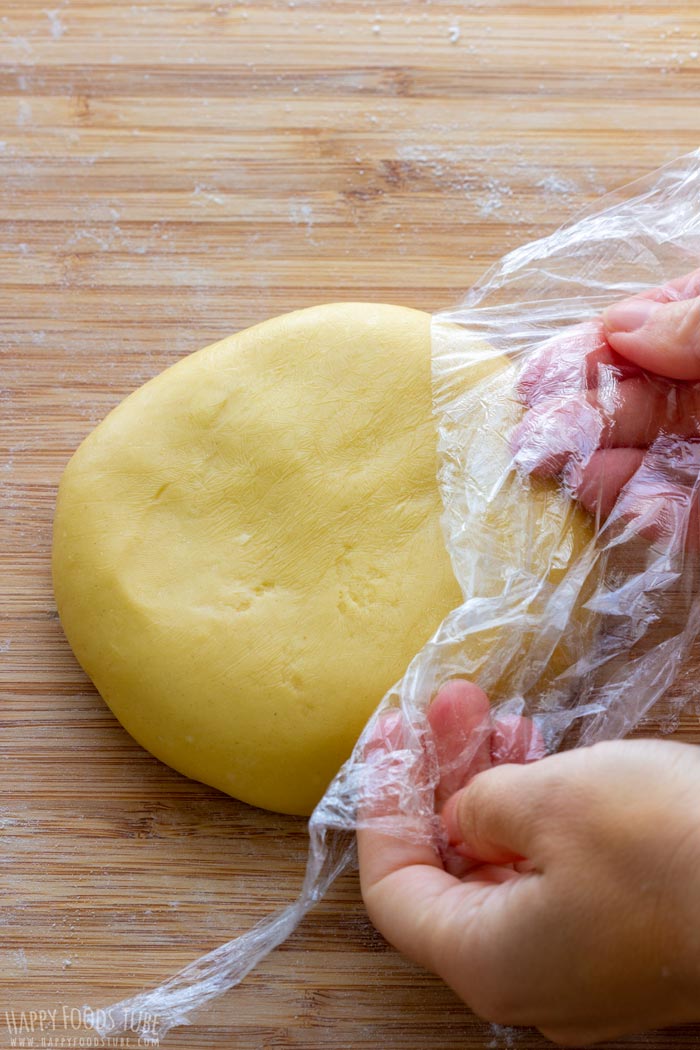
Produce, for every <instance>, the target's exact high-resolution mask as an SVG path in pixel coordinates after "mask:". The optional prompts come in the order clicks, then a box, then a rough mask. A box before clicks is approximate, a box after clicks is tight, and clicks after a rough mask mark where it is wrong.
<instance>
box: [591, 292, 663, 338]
mask: <svg viewBox="0 0 700 1050" xmlns="http://www.w3.org/2000/svg"><path fill="white" fill-rule="evenodd" d="M660 306H663V303H657V302H654V301H653V300H652V299H627V300H626V301H625V302H624V303H616V304H615V306H610V307H609V308H608V309H607V310H606V311H605V313H604V314H603V324H604V325H605V327H606V328H607V330H608V331H609V332H636V331H637V329H638V328H642V327H643V326H644V325H645V324H646V323H647V321H648V320H649V318H650V317H651V316H652V315H653V314H655V313H656V311H657V310H658V309H659V307H660Z"/></svg>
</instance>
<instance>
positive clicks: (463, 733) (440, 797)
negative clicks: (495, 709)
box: [428, 679, 491, 810]
mask: <svg viewBox="0 0 700 1050" xmlns="http://www.w3.org/2000/svg"><path fill="white" fill-rule="evenodd" d="M428 721H429V723H430V727H431V729H432V731H433V737H434V741H435V750H436V754H437V759H438V764H439V766H440V781H439V783H438V786H437V789H436V793H435V803H436V807H437V809H438V810H439V809H440V808H441V806H442V804H443V803H444V802H445V800H446V799H447V798H449V796H450V795H452V794H454V792H455V791H458V790H459V788H461V787H463V786H464V784H465V783H466V782H467V780H468V779H469V777H472V776H475V775H476V774H477V773H480V772H481V771H482V770H484V769H488V767H489V766H490V765H491V709H490V705H489V701H488V697H487V696H486V693H484V692H483V690H481V689H479V687H478V686H476V685H473V684H472V683H471V682H466V681H464V679H455V680H454V681H452V682H448V683H447V684H446V685H444V686H443V687H442V688H441V689H440V691H439V692H438V693H437V695H436V697H435V699H434V700H433V702H432V703H431V705H430V707H429V708H428Z"/></svg>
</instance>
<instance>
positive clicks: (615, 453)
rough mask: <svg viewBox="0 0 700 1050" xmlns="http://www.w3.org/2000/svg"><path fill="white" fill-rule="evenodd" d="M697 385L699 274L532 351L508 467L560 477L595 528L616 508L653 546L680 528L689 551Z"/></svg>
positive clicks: (698, 455)
mask: <svg viewBox="0 0 700 1050" xmlns="http://www.w3.org/2000/svg"><path fill="white" fill-rule="evenodd" d="M699 380H700V270H696V271H695V272H694V273H692V274H688V275H686V276H685V277H681V278H678V279H677V280H675V281H671V282H670V283H669V284H667V285H664V286H663V287H660V288H654V289H652V290H650V291H649V292H647V293H645V294H644V295H640V296H635V297H633V298H631V299H627V300H625V301H624V302H622V303H619V304H616V305H615V306H612V307H610V308H609V309H608V310H607V311H606V312H605V313H604V314H603V316H602V318H600V319H599V320H597V321H592V322H588V323H586V324H583V325H579V326H577V327H575V328H573V329H571V330H569V331H565V332H563V333H562V334H561V335H559V336H556V337H555V338H553V339H551V340H549V341H548V342H547V343H545V344H544V345H543V346H542V348H541V349H540V350H539V351H538V352H537V353H536V354H534V355H533V356H532V358H531V359H530V360H529V361H528V363H527V364H526V366H525V368H524V370H523V373H522V375H521V378H520V383H519V393H520V396H521V399H522V401H523V402H524V403H525V404H526V405H527V406H528V411H527V413H526V415H525V417H524V419H523V421H522V423H521V424H520V426H519V427H518V428H517V429H516V431H515V433H514V434H513V437H512V444H513V448H514V453H515V460H516V463H517V464H518V465H519V467H520V468H521V469H522V470H523V471H524V472H526V473H529V474H532V475H535V476H553V475H559V476H560V477H561V478H562V480H563V482H564V484H565V485H566V486H567V487H568V489H569V490H570V491H571V493H572V494H573V495H574V496H575V497H576V498H577V499H578V500H579V501H580V502H581V503H582V504H583V505H584V506H585V507H586V509H587V510H589V511H590V512H592V513H594V514H597V515H599V517H600V519H601V520H603V521H604V520H605V519H606V518H607V517H608V516H609V515H610V514H611V512H612V510H613V508H616V510H617V512H619V513H620V515H621V516H622V517H623V519H625V520H630V519H637V520H638V522H639V523H640V527H639V529H638V530H637V531H639V532H642V533H644V534H646V535H648V536H649V537H650V538H652V539H653V538H656V537H657V536H658V535H659V534H662V535H664V534H665V535H674V530H676V531H677V530H678V528H679V521H682V522H683V525H684V529H687V532H688V534H689V536H690V537H691V543H692V544H693V545H695V546H698V544H699V543H700V540H698V542H695V540H696V539H697V535H698V533H699V526H698V511H697V500H696V499H695V496H694V491H693V490H694V485H695V482H696V480H697V477H698V474H699V473H700V448H699V447H698V438H700V382H698V381H699ZM621 493H622V494H623V500H622V501H621V502H620V504H618V499H619V497H620V494H621ZM616 505H617V506H616ZM684 540H685V537H684Z"/></svg>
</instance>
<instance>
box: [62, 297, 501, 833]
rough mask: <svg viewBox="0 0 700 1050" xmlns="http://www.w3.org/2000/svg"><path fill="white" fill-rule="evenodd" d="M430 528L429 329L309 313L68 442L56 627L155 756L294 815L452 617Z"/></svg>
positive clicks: (265, 329) (437, 540)
mask: <svg viewBox="0 0 700 1050" xmlns="http://www.w3.org/2000/svg"><path fill="white" fill-rule="evenodd" d="M441 509H442V508H441V502H440V497H439V493H438V489H437V482H436V432H435V420H434V417H433V415H432V409H431V378H430V318H429V315H428V314H424V313H420V312H418V311H415V310H409V309H404V308H400V307H394V306H379V305H370V304H364V303H360V304H358V303H344V304H335V305H330V306H321V307H317V308H313V309H309V310H301V311H299V312H297V313H293V314H289V315H287V316H284V317H279V318H276V319H274V320H271V321H267V322H265V323H264V324H261V325H258V326H257V327H255V328H251V329H248V330H247V331H244V332H241V333H239V334H238V335H234V336H231V337H230V338H229V339H224V340H223V341H222V342H220V343H216V344H215V345H213V346H210V347H208V348H207V349H205V350H202V351H200V352H199V353H196V354H193V355H191V356H190V357H187V358H185V359H184V360H183V361H181V362H179V363H178V364H177V365H175V366H174V367H172V368H169V369H168V370H167V371H165V372H164V373H162V374H161V375H159V376H158V377H156V378H155V379H153V380H152V381H151V382H149V383H147V384H146V385H145V386H143V387H141V389H139V390H137V391H136V392H135V393H134V394H132V395H131V396H130V397H129V398H127V399H126V401H124V402H123V403H122V404H121V405H119V407H118V408H116V409H115V410H114V411H113V412H112V413H111V414H110V415H109V416H108V417H107V418H106V419H105V420H104V422H103V423H102V424H101V425H100V426H99V427H97V429H96V430H95V431H94V432H93V433H92V434H91V435H90V436H89V437H88V438H87V440H86V441H84V442H83V444H82V445H81V447H80V448H79V449H78V451H77V452H76V454H75V455H74V456H73V458H72V460H71V462H70V463H69V465H68V467H67V469H66V472H65V474H64V476H63V479H62V481H61V486H60V492H59V499H58V507H57V512H56V522H55V536H54V583H55V591H56V599H57V603H58V609H59V612H60V616H61V620H62V623H63V626H64V628H65V631H66V635H67V637H68V639H69V641H70V643H71V645H72V647H73V649H74V651H75V653H76V656H77V657H78V659H79V661H80V663H81V664H82V666H83V667H84V668H85V670H86V671H87V673H88V674H89V675H90V677H91V678H92V679H93V681H94V682H95V684H96V686H97V688H98V689H99V691H100V693H101V694H102V696H103V697H104V699H105V700H106V702H107V703H108V704H109V706H110V707H111V709H112V711H113V712H114V714H115V715H116V716H117V718H118V719H119V720H120V722H121V723H122V724H123V725H124V726H125V727H126V729H127V730H128V731H129V732H130V733H131V734H132V735H133V736H134V737H135V738H136V740H138V741H139V742H140V743H141V744H143V746H144V747H146V748H148V750H149V751H151V752H152V753H153V754H154V755H157V756H158V758H160V759H162V760H163V761H164V762H167V763H168V764H169V765H171V766H173V767H174V768H175V769H178V770H180V772H182V773H185V774H186V775H187V776H190V777H194V778H195V779H197V780H201V781H204V782H205V783H207V784H211V785H213V786H215V787H218V788H221V789H222V790H223V791H226V792H228V793H229V794H231V795H234V796H236V797H237V798H240V799H243V800H245V801H246V802H250V803H253V804H254V805H258V806H264V807H266V808H269V809H275V810H281V811H283V812H288V813H308V812H310V810H311V809H312V808H313V806H314V804H315V803H316V802H317V801H318V799H319V798H320V796H321V795H322V793H323V791H324V789H325V787H326V786H327V784H328V782H329V780H330V779H331V778H332V776H333V775H334V773H335V772H336V771H337V769H338V768H339V766H340V765H341V763H342V762H343V760H344V759H345V758H346V757H347V756H348V754H349V753H350V751H351V749H352V746H353V743H354V741H355V740H356V738H357V736H358V734H359V732H360V730H361V728H362V726H363V724H364V723H365V721H366V719H367V717H368V716H369V714H370V713H371V711H372V710H373V709H374V707H375V706H376V705H377V703H378V702H379V701H380V700H381V698H382V696H383V694H384V693H385V692H386V690H387V689H388V688H389V687H390V686H391V685H392V684H393V683H394V682H395V681H396V680H397V679H399V678H400V677H401V675H402V673H403V672H404V670H405V669H406V666H407V665H408V663H409V661H410V660H411V658H412V657H413V656H414V655H415V654H416V652H417V651H418V650H419V649H420V648H421V646H422V645H423V644H424V643H425V642H426V641H427V639H428V638H429V637H430V635H431V634H432V633H433V631H434V630H435V628H436V627H437V626H438V624H439V623H440V621H441V620H442V618H443V617H444V616H445V615H446V614H447V612H448V611H449V610H450V609H452V608H453V607H454V606H456V605H457V604H459V601H460V597H461V596H460V591H459V588H458V586H457V584H456V582H455V579H454V577H453V574H452V570H451V566H450V562H449V558H448V555H447V553H446V550H445V543H444V539H443V536H442V533H441V527H440V520H439V519H440V514H441ZM513 542H518V539H517V538H515V537H514V538H513Z"/></svg>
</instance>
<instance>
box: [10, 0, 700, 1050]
mask: <svg viewBox="0 0 700 1050" xmlns="http://www.w3.org/2000/svg"><path fill="white" fill-rule="evenodd" d="M699 53H700V13H698V9H697V7H696V5H694V4H689V3H681V2H677V0H676V2H669V3H664V4H662V3H660V2H658V0H656V2H647V0H635V2H628V3H624V4H620V5H610V4H609V2H608V0H605V2H602V0H589V2H587V3H585V4H578V3H572V2H569V0H562V2H560V3H553V2H549V0H539V2H538V0H534V2H529V3H527V4H526V3H511V2H505V0H472V2H465V3H451V2H443V0H387V2H384V0H375V2H364V0H335V2H331V0H290V2H286V0H250V2H248V3H245V2H235V0H213V2H210V0H169V2H167V3H166V2H165V0H163V2H152V3H138V4H133V5H132V4H114V3H106V2H103V0H92V2H90V0H54V2H53V6H52V7H51V8H47V7H46V6H45V4H44V3H43V2H39V0H3V3H2V4H1V5H0V173H1V176H2V194H1V195H0V219H1V220H2V228H1V230H0V351H1V353H2V364H1V368H2V372H1V387H2V401H1V402H0V404H1V405H2V408H1V410H0V412H1V414H0V427H1V428H2V444H3V453H2V455H3V459H2V463H0V468H1V473H0V478H1V479H2V492H1V499H2V545H1V549H0V560H1V565H0V587H1V589H2V595H1V603H0V689H1V699H2V708H1V712H2V713H1V715H0V718H1V719H2V744H1V747H2V751H1V754H2V763H1V764H0V778H1V785H2V811H1V812H0V827H1V828H2V831H3V849H2V855H1V863H0V899H1V901H2V919H1V931H2V932H1V934H0V1033H2V1034H1V1035H0V1046H2V1047H4V1046H5V1045H7V1046H9V1045H11V1043H10V1035H11V1033H10V1032H9V1031H7V1024H6V1017H5V1014H6V1012H12V1011H14V1016H15V1017H19V1015H20V1014H21V1012H22V1011H30V1010H34V1011H39V1010H47V1011H48V1010H58V1011H59V1014H58V1019H57V1028H56V1031H54V1032H53V1035H54V1036H57V1035H63V1036H64V1038H66V1039H67V1040H68V1039H71V1038H75V1037H76V1036H78V1035H80V1034H82V1035H83V1036H85V1033H84V1032H83V1033H79V1032H75V1031H72V1029H71V1025H70V1015H69V1023H68V1024H67V1025H65V1024H63V1022H62V1011H63V1009H64V1007H65V1008H66V1009H67V1010H70V1008H72V1007H77V1006H80V1005H81V1004H82V1003H90V1004H92V1005H94V1006H102V1005H105V1004H108V1003H110V1002H113V1001H115V1000H116V999H118V998H121V997H123V996H125V995H127V994H128V993H131V992H136V991H137V990H140V989H141V988H143V987H146V986H149V985H152V984H154V983H155V982H157V981H159V980H161V979H163V978H165V977H166V976H168V975H170V974H171V973H172V972H174V971H175V970H176V969H178V968H179V967H180V966H182V965H184V964H185V963H187V962H189V961H190V960H192V959H194V958H195V957H196V956H197V955H199V954H201V953H202V952H204V951H206V950H208V949H210V948H213V947H215V946H217V945H219V944H220V943H221V942H222V941H224V940H226V939H228V938H229V937H231V936H233V935H234V934H236V933H239V932H243V931H245V930H247V929H248V928H249V927H250V925H251V924H252V923H253V922H254V921H255V920H257V919H259V918H261V917H262V916H263V915H265V914H267V913H268V912H269V911H270V909H271V908H273V907H276V906H278V905H280V906H281V905H284V904H286V903H288V902H290V901H291V900H292V899H293V897H294V896H295V895H296V892H297V890H298V888H299V885H300V881H301V876H302V872H303V865H304V859H305V854H306V835H305V827H304V822H303V821H301V820H298V819H294V818H285V817H278V816H274V815H271V814H266V813H262V812H260V811H257V810H253V809H250V808H248V807H246V806H244V805H242V804H239V803H237V802H235V801H233V800H231V799H229V798H227V797H225V796H223V795H221V794H219V793H217V792H215V791H212V790H209V789H207V788H205V787H203V786H201V785H198V784H196V783H192V782H189V781H187V780H185V779H184V778H182V777H180V776H178V775H177V774H176V773H174V772H172V771H170V770H168V769H166V768H165V767H164V766H162V765H160V764H159V763H158V762H157V761H156V760H154V759H152V758H151V757H150V756H149V755H147V754H146V753H145V752H144V751H142V750H141V749H140V748H139V747H138V746H137V745H136V744H135V743H134V742H133V741H131V740H130V738H129V737H128V736H127V735H126V733H125V732H124V731H123V730H122V729H121V728H120V727H119V726H118V725H117V724H116V723H115V721H114V719H113V718H112V716H111V715H110V714H109V712H108V711H107V709H106V708H105V706H104V705H103V703H102V702H101V700H100V698H99V697H98V696H97V695H96V694H95V692H94V690H93V689H92V687H91V686H90V684H89V682H88V681H87V680H86V678H85V676H84V675H83V674H82V672H81V671H80V669H79V668H78V666H77V665H76V663H75V661H74V659H73V657H72V655H71V653H70V650H69V649H68V646H67V644H66V642H65V640H64V638H63V635H62V633H61V629H60V625H59V624H58V622H57V619H56V613H55V609H54V604H53V600H52V594H51V586H50V577H49V548H50V538H51V518H52V510H53V504H54V498H55V492H56V486H57V482H58V478H59V476H60V473H61V470H62V468H63V466H64V465H65V463H66V461H67V459H68V457H69V456H70V454H71V452H72V450H73V449H74V448H75V447H76V446H77V444H78V443H79V442H80V440H81V439H82V438H83V437H84V436H85V434H86V433H87V432H88V431H89V430H90V429H91V428H92V427H93V426H94V425H95V424H96V423H97V422H98V421H99V420H100V419H101V418H102V417H103V416H104V415H105V413H106V412H107V411H108V410H109V409H110V408H111V407H112V406H113V405H115V404H116V403H117V402H118V401H119V400H120V399H121V398H122V397H123V396H124V395H125V394H126V393H128V392H129V391H130V390H132V389H134V388H135V387H136V386H138V385H140V384H141V383H142V382H144V381H145V380H146V379H148V378H149V377H151V376H152V375H154V374H156V373H157V372H159V371H161V370H162V369H163V368H164V367H166V366H167V365H169V364H171V363H172V362H173V361H175V360H177V359H178V358H179V357H181V356H182V355H184V354H185V353H188V352H190V351H192V350H196V349H198V348H199V347H201V346H203V345H205V344H206V343H208V342H211V341H213V340H215V339H217V338H219V337H221V336H223V335H226V334H228V333H229V332H232V331H235V330H237V329H239V328H242V327H244V326H246V325H249V324H251V323H254V322H256V321H259V320H262V319H264V318H266V317H269V316H272V315H274V314H278V313H282V312H284V311H287V310H291V309H294V308H296V307H300V306H304V305H310V304H313V303H317V302H324V301H330V300H336V299H372V300H380V301H386V302H394V303H403V304H406V305H411V306H417V307H422V308H424V309H427V310H436V309H438V308H440V307H441V306H446V305H448V304H450V303H451V302H452V301H454V300H455V299H456V298H457V297H459V296H460V294H461V293H462V292H463V290H465V289H466V288H467V287H468V286H469V285H470V284H471V283H472V282H473V281H474V280H475V279H476V278H477V277H478V276H479V275H480V274H481V273H482V271H483V270H484V269H485V267H486V266H487V265H489V264H490V263H491V262H493V261H494V260H496V259H497V258H498V257H499V256H500V255H502V254H503V253H504V252H505V251H507V250H509V249H510V248H512V247H514V246H516V245H517V244H520V243H522V242H524V241H527V240H529V239H531V238H532V237H534V236H538V235H540V234H543V233H545V232H548V231H550V230H551V229H552V228H553V227H555V226H556V225H558V224H560V223H561V222H564V221H566V220H567V219H568V218H569V217H570V215H571V214H572V212H573V211H575V210H576V209H578V208H579V207H581V206H583V205H586V204H588V203H590V202H592V201H594V200H595V199H596V198H597V197H598V196H599V195H600V194H601V193H602V192H604V191H605V190H608V189H612V188H614V187H616V186H618V185H620V184H622V183H624V182H626V181H629V180H630V179H633V178H635V177H637V176H639V175H642V174H644V173H645V172H647V171H648V170H650V169H653V168H655V167H657V166H658V165H660V164H662V163H665V162H666V161H669V160H671V159H672V158H674V157H675V156H677V155H679V154H681V153H684V152H686V151H688V150H690V149H694V148H696V147H697V146H698V145H700V141H699V139H700V135H699V134H698V126H699V121H698V97H699V96H700V59H699V57H698V55H699ZM679 733H680V735H681V736H682V737H684V738H685V739H695V738H696V729H695V723H694V720H692V719H691V718H690V717H688V718H686V719H685V721H684V722H683V723H682V725H681V726H680V729H679ZM48 1025H49V1022H46V1026H47V1027H46V1028H45V1032H44V1034H45V1036H48V1035H51V1034H52V1033H51V1031H50V1029H49V1028H48ZM25 1034H26V1033H25ZM34 1034H35V1036H38V1035H40V1033H39V1032H38V1028H37V1027H35V1032H34ZM509 1040H510V1043H511V1045H513V1046H517V1047H522V1048H523V1050H535V1048H538V1047H544V1046H545V1045H547V1044H545V1041H544V1040H543V1039H541V1038H540V1037H539V1036H538V1035H537V1033H534V1032H521V1033H517V1034H516V1033H512V1034H510V1035H506V1036H499V1035H498V1034H497V1033H494V1032H493V1031H492V1029H491V1028H490V1026H488V1025H485V1024H483V1023H482V1022H480V1021H478V1020H477V1019H475V1018H474V1017H473V1016H472V1015H471V1014H470V1013H469V1011H468V1010H467V1009H466V1008H464V1007H463V1006H462V1004H461V1003H460V1002H459V1001H458V1000H457V999H456V997H455V996H454V995H453V994H452V993H451V992H449V991H448V990H447V989H446V988H445V987H443V986H442V985H441V983H440V982H439V981H438V980H436V979H433V978H432V977H430V976H428V975H426V974H425V973H423V972H422V971H421V970H419V969H418V968H417V967H415V966H413V965H411V964H410V963H408V962H406V961H405V960H403V959H402V958H401V957H400V956H398V955H397V954H396V953H395V952H394V951H393V950H392V949H390V948H388V946H387V945H386V944H385V943H384V942H383V940H382V938H381V937H380V936H379V935H378V934H376V933H375V932H374V931H373V930H372V928H371V927H370V926H369V924H368V922H367V920H366V919H365V917H364V913H363V908H362V904H361V901H360V898H359V893H358V889H357V883H356V878H355V876H354V875H349V876H346V877H344V878H343V879H342V880H340V881H339V882H338V883H337V884H336V886H335V887H334V888H333V890H332V891H331V893H330V895H329V897H328V898H327V900H326V901H325V902H324V903H322V904H321V905H320V906H319V907H318V908H317V909H316V910H315V912H313V913H312V914H311V915H310V916H309V918H308V919H307V920H306V921H305V922H304V924H303V925H302V926H301V927H300V928H299V930H298V931H297V932H296V933H295V934H294V935H293V936H292V938H291V939H290V940H289V941H288V942H287V943H286V944H285V945H283V946H282V948H280V949H279V950H278V951H277V952H276V953H275V954H274V955H273V956H271V957H270V958H269V959H268V960H267V961H265V962H264V963H263V964H262V965H261V966H260V967H259V969H258V970H256V971H255V972H254V973H252V974H251V975H250V976H249V977H248V979H247V980H246V981H245V982H244V984H243V985H242V986H241V987H240V988H239V989H237V990H236V991H234V992H232V993H230V994H228V995H227V996H225V997H224V998H223V999H220V1000H218V1001H216V1002H215V1003H214V1004H212V1005H211V1006H210V1007H209V1008H208V1010H207V1011H206V1012H205V1013H204V1014H203V1015H202V1016H201V1019H200V1021H199V1023H198V1024H197V1025H196V1026H194V1027H192V1028H189V1029H186V1028H180V1029H177V1030H174V1031H173V1032H172V1033H171V1034H170V1036H169V1038H168V1041H167V1042H166V1044H165V1045H168V1046H171V1047H173V1048H176V1047H182V1048H188V1050H204V1048H211V1050H219V1048H224V1047H225V1048H229V1047H240V1048H242V1050H263V1048H264V1050H272V1048H279V1050H287V1048H312V1047H326V1048H331V1047H334V1048H338V1050H340V1048H343V1050H346V1048H361V1047H375V1046H377V1045H381V1046H383V1047H385V1048H386V1050H394V1048H395V1050H398V1048H401V1050H411V1048H415V1050H438V1048H440V1050H452V1048H455V1050H456V1048H457V1047H459V1048H469V1047H474V1048H476V1047H486V1046H500V1045H506V1043H507V1042H508V1041H509ZM698 1041H700V1028H685V1029H677V1030H672V1031H666V1032H660V1033H654V1034H650V1035H646V1036H640V1037H637V1038H633V1039H629V1040H622V1041H619V1042H617V1043H615V1044H608V1045H609V1046H612V1045H614V1046H620V1047H621V1046H625V1047H638V1046H644V1047H655V1048H661V1047H677V1046H683V1045H687V1046H696V1045H697V1044H698ZM34 1045H40V1044H39V1043H38V1042H35V1044H34ZM46 1045H49V1044H46ZM64 1045H70V1046H72V1045H77V1044H74V1043H70V1042H66V1043H65V1044H64ZM81 1045H88V1044H86V1043H83V1044H81ZM93 1045H97V1044H93ZM134 1045H135V1043H134Z"/></svg>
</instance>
